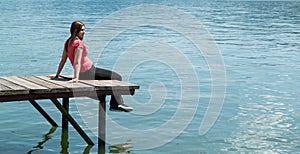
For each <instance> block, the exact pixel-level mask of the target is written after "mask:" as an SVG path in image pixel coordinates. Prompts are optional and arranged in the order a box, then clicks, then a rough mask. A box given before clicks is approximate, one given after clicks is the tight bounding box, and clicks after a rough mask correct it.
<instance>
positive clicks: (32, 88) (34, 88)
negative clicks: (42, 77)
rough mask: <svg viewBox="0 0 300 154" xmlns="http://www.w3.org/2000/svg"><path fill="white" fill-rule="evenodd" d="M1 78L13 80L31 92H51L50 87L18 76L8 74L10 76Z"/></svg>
mask: <svg viewBox="0 0 300 154" xmlns="http://www.w3.org/2000/svg"><path fill="white" fill-rule="evenodd" d="M1 78H3V79H5V80H7V81H10V82H13V83H15V84H17V85H20V86H22V87H25V88H26V89H29V92H30V93H47V92H49V89H48V88H47V87H44V86H41V85H38V84H35V83H32V82H29V81H27V80H24V79H22V78H20V77H18V76H8V77H1Z"/></svg>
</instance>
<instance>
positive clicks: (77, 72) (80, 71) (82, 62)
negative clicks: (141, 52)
mask: <svg viewBox="0 0 300 154" xmlns="http://www.w3.org/2000/svg"><path fill="white" fill-rule="evenodd" d="M70 33H71V36H70V37H69V38H68V39H67V40H66V42H65V45H64V51H63V54H62V58H61V61H60V63H59V66H58V69H57V73H56V75H55V76H54V78H58V77H59V75H60V73H61V71H62V69H63V67H64V65H65V63H66V60H67V59H68V58H69V60H70V62H71V64H72V66H73V68H74V78H73V79H72V80H70V81H69V82H78V80H80V79H83V80H120V81H121V80H122V77H121V76H120V75H119V74H117V73H116V72H113V71H109V70H105V69H101V68H96V67H95V66H94V65H93V63H92V61H91V60H90V59H89V58H88V57H87V54H88V48H87V46H85V44H84V43H83V37H84V33H85V25H84V24H83V23H82V22H80V21H74V22H73V23H72V25H71V28H70ZM110 110H116V111H125V112H130V111H132V110H133V108H132V107H128V106H126V105H125V104H124V102H123V99H122V97H121V96H120V95H114V96H111V100H110Z"/></svg>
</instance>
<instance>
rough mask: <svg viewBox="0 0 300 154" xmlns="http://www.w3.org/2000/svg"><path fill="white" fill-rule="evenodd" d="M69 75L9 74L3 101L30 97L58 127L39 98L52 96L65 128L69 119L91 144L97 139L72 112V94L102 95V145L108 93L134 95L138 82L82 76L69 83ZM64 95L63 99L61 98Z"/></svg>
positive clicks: (0, 89) (1, 83)
mask: <svg viewBox="0 0 300 154" xmlns="http://www.w3.org/2000/svg"><path fill="white" fill-rule="evenodd" d="M67 81H68V80H66V79H65V78H58V79H50V78H48V77H47V76H8V77H0V102H15V101H24V100H28V101H29V102H30V103H31V104H32V105H33V106H34V107H35V108H36V109H37V110H38V111H39V112H40V113H41V114H42V116H43V117H45V119H46V120H47V121H48V122H49V123H50V124H51V125H52V126H54V127H58V124H57V123H56V122H55V121H54V120H53V119H52V118H51V117H50V116H49V115H48V113H47V112H46V111H45V110H43V108H42V107H41V106H40V105H39V104H38V102H37V100H40V99H49V100H51V102H52V103H53V104H54V105H55V106H56V107H57V109H58V110H59V111H60V112H61V113H62V128H67V127H68V122H70V123H71V125H72V126H73V127H74V128H75V130H76V131H77V132H78V133H79V134H80V135H81V137H82V138H83V139H84V140H85V141H86V142H87V144H89V145H94V143H93V141H92V140H91V139H90V138H89V137H88V136H87V135H86V133H85V132H84V131H83V130H82V128H81V127H80V126H79V125H78V123H77V122H76V120H75V119H74V118H73V117H72V116H71V115H70V114H69V99H70V98H72V97H90V98H93V99H96V98H97V99H99V100H100V103H99V115H98V121H99V123H98V145H103V144H104V143H105V132H106V129H105V128H106V103H105V96H106V95H112V94H119V95H133V94H134V92H135V90H136V89H139V86H138V85H135V84H130V83H126V82H122V81H117V80H79V82H78V83H69V82H67ZM58 98H62V102H61V103H60V102H59V101H58Z"/></svg>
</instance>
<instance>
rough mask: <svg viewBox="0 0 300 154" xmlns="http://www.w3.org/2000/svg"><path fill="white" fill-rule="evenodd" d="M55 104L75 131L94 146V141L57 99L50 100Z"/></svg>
mask: <svg viewBox="0 0 300 154" xmlns="http://www.w3.org/2000/svg"><path fill="white" fill-rule="evenodd" d="M50 100H51V101H52V102H53V104H54V105H55V106H56V107H57V109H59V111H60V112H61V113H62V114H63V115H64V116H65V118H66V119H67V120H68V121H69V122H70V123H71V125H72V126H73V127H74V128H75V130H76V131H77V132H78V133H79V134H80V136H81V137H82V138H83V139H84V140H85V141H86V143H87V144H89V145H94V143H93V141H92V140H91V139H90V138H89V137H88V136H87V135H86V133H85V132H84V131H83V130H82V129H81V127H80V126H79V125H78V124H77V122H76V121H75V120H74V119H73V118H72V116H71V115H70V114H69V113H68V112H67V111H66V110H65V109H64V108H63V106H62V105H61V104H60V103H59V101H58V100H57V99H55V98H51V99H50Z"/></svg>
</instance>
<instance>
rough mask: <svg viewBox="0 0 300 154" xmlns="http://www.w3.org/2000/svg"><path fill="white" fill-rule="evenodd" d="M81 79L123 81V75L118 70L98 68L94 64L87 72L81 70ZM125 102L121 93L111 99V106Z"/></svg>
mask: <svg viewBox="0 0 300 154" xmlns="http://www.w3.org/2000/svg"><path fill="white" fill-rule="evenodd" d="M79 79H81V80H119V81H122V76H121V75H120V74H118V73H116V72H113V71H110V70H106V69H102V68H97V67H95V66H94V65H93V66H92V67H91V69H89V70H88V71H86V72H80V74H79ZM119 104H124V102H123V98H122V96H121V95H113V96H111V99H110V106H118V105H119Z"/></svg>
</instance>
